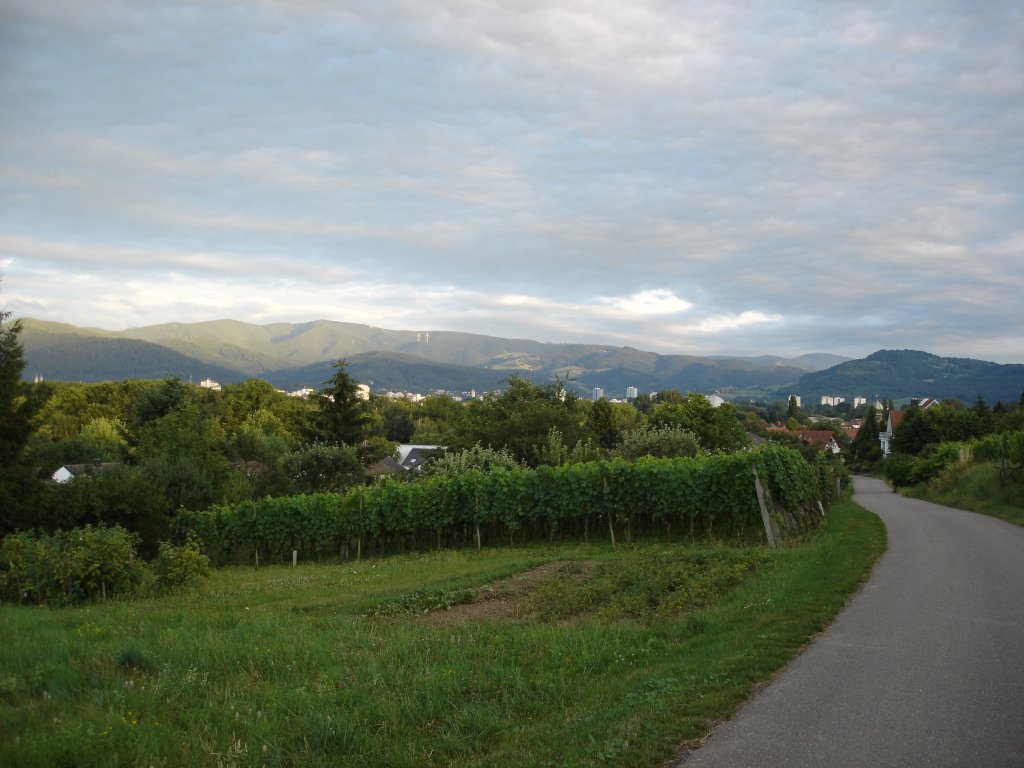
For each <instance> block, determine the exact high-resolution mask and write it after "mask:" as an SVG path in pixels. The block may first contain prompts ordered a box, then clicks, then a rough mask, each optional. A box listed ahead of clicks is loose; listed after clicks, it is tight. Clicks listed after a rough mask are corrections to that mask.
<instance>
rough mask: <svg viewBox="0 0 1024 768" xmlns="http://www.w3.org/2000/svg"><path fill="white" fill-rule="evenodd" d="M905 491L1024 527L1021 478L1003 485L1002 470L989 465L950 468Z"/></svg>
mask: <svg viewBox="0 0 1024 768" xmlns="http://www.w3.org/2000/svg"><path fill="white" fill-rule="evenodd" d="M901 492H905V493H906V494H907V495H908V496H913V497H914V498H918V499H925V500H927V501H932V502H935V503H936V504H943V505H945V506H947V507H956V508H957V509H968V510H970V511H972V512H981V513H982V514H985V515H991V516H992V517H998V518H1000V519H1001V520H1006V521H1007V522H1010V523H1014V524H1016V525H1024V483H1022V482H1021V481H1020V480H1019V479H1018V480H1014V481H1012V482H1001V481H1000V478H999V468H998V467H997V466H996V465H995V464H992V463H989V462H978V463H974V464H968V465H967V466H966V467H954V468H951V469H948V470H946V471H945V472H943V473H942V474H941V475H940V476H939V477H937V478H935V479H934V480H932V481H931V482H930V483H928V484H926V485H919V486H914V487H913V488H909V489H906V490H905V491H901Z"/></svg>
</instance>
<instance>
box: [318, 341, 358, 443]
mask: <svg viewBox="0 0 1024 768" xmlns="http://www.w3.org/2000/svg"><path fill="white" fill-rule="evenodd" d="M346 365H347V363H346V362H345V361H344V360H339V361H338V362H336V363H335V364H334V375H333V376H332V377H331V379H330V380H329V381H328V382H327V387H326V388H325V389H323V390H322V391H321V392H320V397H319V400H318V401H317V402H318V405H319V411H318V413H317V430H318V433H319V436H320V438H321V439H322V440H324V441H325V442H328V443H333V444H335V445H340V444H345V445H359V444H360V443H362V442H363V440H364V439H365V438H366V437H368V436H369V430H370V423H371V418H370V414H369V412H368V410H367V405H366V403H365V402H363V401H362V400H360V399H359V396H358V394H357V389H356V382H355V381H353V380H352V378H351V377H350V376H349V375H348V373H346V372H345V367H346Z"/></svg>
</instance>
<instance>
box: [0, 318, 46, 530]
mask: <svg viewBox="0 0 1024 768" xmlns="http://www.w3.org/2000/svg"><path fill="white" fill-rule="evenodd" d="M10 316H11V313H10V312H6V311H0V526H2V529H3V530H11V529H12V528H13V527H15V526H16V525H19V524H21V525H24V524H25V523H26V522H27V520H26V519H25V518H24V517H23V515H22V512H23V511H25V508H27V507H28V504H27V502H28V497H29V496H31V495H32V494H33V493H34V492H35V491H36V490H37V488H36V481H35V479H34V478H33V476H32V470H31V467H30V465H29V464H28V462H27V461H26V460H25V446H26V445H27V443H28V439H29V435H30V434H31V432H32V427H31V421H30V417H31V413H30V409H29V405H28V399H27V397H26V394H25V385H24V383H23V382H22V380H21V374H22V371H24V370H25V357H24V353H23V350H22V347H21V339H20V338H19V336H20V334H21V321H20V320H15V321H14V322H13V323H11V322H7V321H8V319H9V318H10ZM23 505H24V507H25V508H23Z"/></svg>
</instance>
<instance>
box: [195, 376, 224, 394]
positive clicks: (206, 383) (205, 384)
mask: <svg viewBox="0 0 1024 768" xmlns="http://www.w3.org/2000/svg"><path fill="white" fill-rule="evenodd" d="M199 386H200V387H202V388H203V389H210V390H213V391H214V392H220V384H219V383H217V382H216V381H214V380H213V379H203V380H202V381H200V382H199Z"/></svg>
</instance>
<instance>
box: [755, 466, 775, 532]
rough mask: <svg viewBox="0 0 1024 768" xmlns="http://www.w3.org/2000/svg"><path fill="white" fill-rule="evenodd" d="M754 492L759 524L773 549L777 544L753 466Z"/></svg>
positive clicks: (758, 478)
mask: <svg viewBox="0 0 1024 768" xmlns="http://www.w3.org/2000/svg"><path fill="white" fill-rule="evenodd" d="M754 490H755V491H756V492H757V505H758V506H759V507H760V508H761V522H762V523H764V533H765V536H767V537H768V546H769V547H771V548H772V549H774V548H775V547H777V546H778V545H779V544H778V542H777V541H776V539H775V530H774V526H773V525H772V516H771V515H770V514H769V513H768V505H767V504H765V503H764V490H763V489H762V488H761V478H760V477H759V476H758V474H757V465H756V464H755V465H754Z"/></svg>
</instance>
